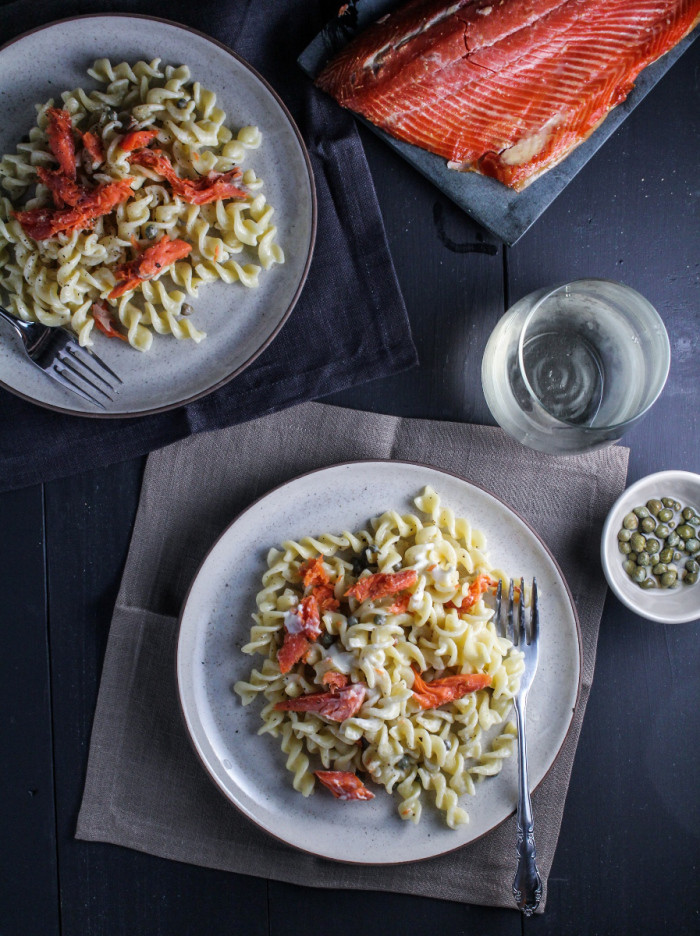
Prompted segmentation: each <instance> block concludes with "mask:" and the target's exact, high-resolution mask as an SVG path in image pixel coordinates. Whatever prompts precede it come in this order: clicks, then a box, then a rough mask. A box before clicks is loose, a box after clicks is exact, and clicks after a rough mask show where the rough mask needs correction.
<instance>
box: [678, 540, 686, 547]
mask: <svg viewBox="0 0 700 936" xmlns="http://www.w3.org/2000/svg"><path fill="white" fill-rule="evenodd" d="M676 548H677V549H685V540H682V539H679V540H678V542H677V543H676Z"/></svg>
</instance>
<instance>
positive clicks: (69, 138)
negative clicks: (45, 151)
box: [46, 107, 75, 179]
mask: <svg viewBox="0 0 700 936" xmlns="http://www.w3.org/2000/svg"><path fill="white" fill-rule="evenodd" d="M46 116H47V117H48V118H49V123H48V126H47V128H46V136H47V137H48V138H49V149H50V150H51V152H52V153H53V154H54V156H55V157H56V159H57V160H58V165H59V166H60V167H61V169H62V170H63V172H65V174H66V175H67V176H68V178H69V179H74V178H75V140H74V139H73V123H72V121H71V119H70V114H69V113H68V111H65V110H59V109H58V108H57V107H49V109H48V110H47V111H46Z"/></svg>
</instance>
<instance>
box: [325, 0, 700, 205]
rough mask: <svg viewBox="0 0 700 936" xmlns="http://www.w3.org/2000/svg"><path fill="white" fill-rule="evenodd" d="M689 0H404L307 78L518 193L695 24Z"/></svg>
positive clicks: (698, 4) (396, 131) (697, 14)
mask: <svg viewBox="0 0 700 936" xmlns="http://www.w3.org/2000/svg"><path fill="white" fill-rule="evenodd" d="M699 18H700V0H527V2H526V0H412V2H410V3H407V4H405V5H404V6H403V7H401V8H400V9H399V10H397V11H396V12H394V13H392V14H390V15H389V16H385V17H383V18H382V19H381V20H380V21H379V22H377V23H375V24H374V25H373V26H371V27H370V28H369V29H367V30H366V31H365V32H363V33H361V34H360V35H359V36H358V37H357V38H356V39H354V40H353V41H352V42H351V43H350V44H349V45H348V46H346V48H345V49H344V50H343V51H342V52H340V54H339V55H338V56H336V58H334V59H332V60H331V61H330V62H329V63H328V65H327V66H326V67H325V68H324V69H323V71H322V72H321V73H320V75H319V76H318V78H317V82H316V83H317V84H318V86H319V87H320V88H322V89H323V90H324V91H327V92H328V93H329V94H331V95H332V96H333V97H334V98H335V99H336V100H337V101H338V102H339V103H340V104H341V105H342V106H343V107H347V108H350V110H353V111H355V112H356V113H358V114H362V116H364V117H366V118H367V120H370V121H371V122H372V123H374V124H376V125H377V126H378V127H381V128H382V129H383V130H386V132H387V133H390V134H391V135H392V136H394V137H396V138H398V139H400V140H405V141H407V142H408V143H413V144H414V145H416V146H420V147H422V148H423V149H427V150H429V151H430V152H432V153H436V154H437V155H439V156H442V157H443V158H444V159H446V160H447V161H448V166H449V167H450V168H451V169H458V170H460V171H473V172H479V173H482V174H483V175H487V176H492V177H493V178H495V179H498V180H499V181H500V182H502V183H504V184H505V185H508V186H510V187H511V188H513V189H516V190H520V189H522V188H524V187H525V186H526V185H528V184H529V183H530V182H532V181H533V180H534V179H535V178H537V176H538V175H540V174H541V173H543V172H546V171H547V170H548V169H551V168H552V167H553V166H555V165H556V164H557V163H558V162H560V161H561V160H562V159H564V158H565V157H566V156H567V155H568V154H569V153H570V152H571V150H573V149H574V148H575V147H577V146H578V145H579V144H580V143H582V142H583V141H584V140H585V139H586V138H587V137H588V136H589V135H590V134H591V133H592V132H593V130H595V128H596V127H597V126H598V125H599V124H600V123H601V121H602V120H604V119H605V117H606V115H607V114H608V113H609V111H610V110H611V109H612V108H613V107H615V106H616V105H618V104H620V103H621V102H622V101H624V100H625V98H626V97H627V95H628V94H629V92H630V91H631V90H632V88H633V86H634V81H635V79H636V77H637V75H638V74H639V73H640V72H641V71H642V69H644V68H646V66H647V65H649V64H651V63H652V62H654V61H655V60H656V59H658V58H660V57H661V56H662V55H664V54H665V53H666V52H668V51H669V49H672V48H673V46H675V45H676V43H678V42H679V41H680V40H681V39H682V38H683V36H685V35H686V34H687V33H688V32H690V30H691V29H692V28H693V27H694V26H695V24H696V23H697V22H698V19H699Z"/></svg>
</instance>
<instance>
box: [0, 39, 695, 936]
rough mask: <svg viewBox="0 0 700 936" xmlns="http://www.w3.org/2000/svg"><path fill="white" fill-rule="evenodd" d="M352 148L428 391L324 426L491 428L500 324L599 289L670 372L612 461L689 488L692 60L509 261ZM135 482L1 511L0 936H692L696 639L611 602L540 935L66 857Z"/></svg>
mask: <svg viewBox="0 0 700 936" xmlns="http://www.w3.org/2000/svg"><path fill="white" fill-rule="evenodd" d="M363 140H364V142H365V146H366V150H367V155H368V158H369V162H370V167H371V171H372V175H373V177H374V181H375V183H376V187H377V191H378V193H379V199H380V202H381V207H382V211H383V214H384V220H385V223H386V228H387V233H388V237H389V243H390V246H391V251H392V254H393V257H394V261H395V263H396V269H397V272H398V276H399V280H400V282H401V286H402V289H403V293H404V296H405V298H406V303H407V305H408V309H409V312H410V316H411V322H412V325H413V331H414V335H415V339H416V344H417V346H418V350H419V353H420V358H421V367H420V370H417V371H412V372H410V373H407V374H404V375H401V376H398V377H394V378H391V379H387V380H383V381H377V382H375V383H373V384H369V385H366V386H364V387H360V388H358V389H355V390H351V391H347V392H344V393H340V394H337V395H336V396H335V397H333V398H332V400H331V401H330V402H333V403H336V404H339V405H342V406H350V407H355V408H364V409H369V410H375V411H378V412H383V413H394V414H397V415H406V416H420V417H430V418H433V419H452V420H464V421H473V422H478V423H487V422H491V421H492V420H491V418H490V415H489V413H488V411H487V409H486V406H485V403H484V399H483V396H482V393H481V384H480V376H479V374H480V361H481V355H482V352H483V349H484V345H485V342H486V339H487V336H488V335H489V333H490V331H491V329H492V328H493V326H494V325H495V323H496V321H497V319H498V318H499V316H500V315H501V314H502V313H503V311H504V309H505V308H506V307H507V306H508V305H509V304H510V303H512V302H513V301H514V300H516V299H518V298H519V297H520V296H522V295H524V294H525V293H528V292H530V291H531V290H533V289H535V288H537V287H539V286H542V285H546V284H550V283H555V282H557V281H562V280H565V279H571V278H575V277H579V276H588V275H592V276H603V277H610V278H612V279H618V280H622V281H623V282H625V283H628V284H629V285H630V286H633V287H635V288H636V289H638V290H640V292H642V293H643V294H644V295H646V296H647V297H648V298H649V299H650V300H651V302H652V303H654V304H655V306H656V307H657V309H658V310H659V311H660V313H661V315H662V316H663V318H664V321H665V323H666V327H667V329H668V332H669V335H670V339H671V346H672V355H673V360H672V366H671V375H670V378H669V382H668V384H667V386H666V389H665V391H664V394H663V396H662V398H661V399H660V400H659V402H658V403H657V404H656V406H655V407H654V410H653V412H652V413H651V414H650V415H649V416H648V417H647V419H646V420H645V421H644V422H643V423H642V424H641V425H640V426H638V427H637V428H636V429H635V430H634V431H633V432H631V433H630V434H629V435H628V436H627V437H626V438H625V439H624V440H623V441H624V444H626V445H628V446H629V447H630V448H631V457H630V470H629V481H630V482H632V481H635V480H636V479H637V478H640V477H642V476H643V475H646V474H649V473H650V472H654V471H659V470H661V469H665V468H683V469H689V470H694V471H698V470H700V441H699V440H700V380H699V378H700V364H699V362H700V337H699V336H700V311H699V309H700V166H699V161H698V153H699V152H700V42H698V43H696V45H695V46H694V47H693V48H692V49H691V50H690V51H689V52H688V53H687V54H686V55H685V56H684V57H683V58H682V59H681V61H680V62H679V63H678V64H676V65H675V66H674V68H673V69H672V70H671V72H670V73H669V74H668V75H667V76H666V77H665V78H664V79H663V80H662V82H661V83H660V84H659V85H658V86H657V88H656V89H655V90H654V91H653V92H652V93H651V94H650V95H649V97H648V98H647V99H646V100H645V101H644V102H643V104H642V105H641V106H640V107H639V108H638V109H637V110H636V111H635V112H634V113H633V114H632V116H631V117H630V118H629V119H628V120H627V122H626V123H625V124H624V125H623V127H622V128H621V129H620V130H618V132H617V133H616V134H615V135H614V137H613V138H612V139H611V140H610V141H609V142H608V143H607V144H606V145H605V147H604V148H603V149H602V150H601V151H600V152H599V153H598V154H597V155H596V156H595V157H594V158H593V160H592V161H591V162H590V163H589V164H588V165H587V166H586V168H585V169H584V171H583V172H581V174H580V175H579V176H578V177H577V179H576V180H575V181H574V182H573V183H572V184H571V185H570V187H569V188H568V189H567V190H566V191H565V192H564V194H563V195H561V196H560V198H559V200H558V201H557V202H556V203H555V204H554V205H553V206H552V207H551V208H550V209H549V211H548V212H547V213H546V214H545V215H544V216H543V217H542V218H541V219H540V221H539V222H538V223H537V224H536V225H535V226H534V228H533V229H532V230H531V231H530V232H529V233H528V234H527V235H526V236H525V237H524V238H523V239H522V240H521V241H520V243H519V244H517V245H516V247H514V248H512V249H504V248H503V247H502V246H501V245H500V244H499V243H497V242H496V241H495V240H494V239H493V238H492V237H490V236H489V235H488V234H486V233H484V232H483V231H481V230H480V229H479V228H478V227H477V226H476V225H475V224H474V223H472V222H471V221H470V220H469V218H467V217H466V216H465V215H463V214H462V213H461V212H460V211H459V210H458V209H456V208H454V207H453V206H452V204H451V203H450V202H449V201H448V200H447V199H446V198H444V197H443V196H442V195H441V194H440V193H439V192H437V190H436V189H434V188H433V187H432V186H431V185H430V184H429V183H428V182H426V181H425V180H423V179H422V178H421V177H420V176H419V175H418V174H417V173H415V172H414V171H413V170H412V169H410V168H409V167H408V166H407V165H405V164H404V163H403V162H402V161H401V160H400V159H399V158H398V157H397V156H396V155H394V154H393V153H392V152H391V151H390V150H389V149H388V148H387V147H385V146H384V145H383V144H381V143H380V142H378V141H377V140H376V139H375V138H374V137H373V136H372V135H371V134H369V133H366V132H364V131H363ZM288 327H293V322H292V323H291V324H290V326H288ZM143 468H144V460H143V459H135V460H134V461H130V462H126V463H124V464H120V465H115V466H113V467H111V468H108V469H103V470H100V471H90V472H87V473H86V474H83V475H80V476H78V477H73V478H69V479H66V480H62V481H54V482H51V483H49V484H44V485H40V486H37V487H33V488H30V489H27V490H22V491H18V492H16V493H11V494H5V495H4V496H2V497H0V608H1V609H2V613H1V619H2V620H1V625H0V765H1V766H0V843H1V854H2V859H1V864H0V936H35V934H36V936H52V934H55V933H59V932H60V933H62V934H63V936H98V934H100V936H103V934H104V936H106V934H109V936H127V934H128V936H133V934H139V936H155V934H162V936H191V934H195V933H196V934H197V936H209V934H212V936H220V934H222V933H226V934H230V936H235V934H246V936H263V934H271V936H300V934H302V933H303V934H305V936H375V934H376V936H386V934H387V932H391V933H405V934H414V933H416V934H417V933H421V934H426V933H446V934H451V936H461V934H487V933H488V934H489V936H501V934H502V936H515V934H518V933H521V932H524V933H526V934H535V933H539V934H542V936H544V934H551V936H567V934H572V936H574V934H575V936H584V934H615V936H619V934H628V933H629V934H635V936H639V934H654V936H656V934H664V933H669V934H670V933H673V934H674V936H681V934H691V933H693V934H697V933H700V868H699V867H698V865H699V862H698V854H699V852H700V629H699V628H698V623H697V622H696V624H688V625H682V626H675V627H663V626H660V625H656V624H650V623H646V622H644V621H642V620H641V619H639V618H638V617H636V616H635V615H633V614H632V613H631V612H629V611H627V610H626V609H625V608H624V607H622V605H621V604H620V603H619V602H618V601H617V600H616V599H615V598H614V597H613V596H612V595H608V600H607V603H606V606H605V614H604V616H603V621H602V625H601V630H600V641H599V644H598V661H597V667H596V676H595V683H594V686H593V691H592V694H591V697H590V701H589V704H588V710H587V713H586V719H585V722H584V726H583V733H582V735H581V741H580V745H579V748H578V752H577V755H576V762H575V765H574V771H573V776H572V780H571V786H570V788H569V793H568V798H567V802H566V810H565V813H564V822H563V825H562V830H561V837H560V840H559V847H558V850H557V853H556V858H555V861H554V867H553V869H552V874H551V876H550V879H549V902H548V905H547V911H546V913H545V914H544V916H542V917H538V918H536V919H532V920H524V919H523V918H521V916H520V915H519V914H518V913H517V912H516V911H514V910H496V909H490V908H482V907H468V906H463V905H460V904H456V903H455V904H453V903H446V902H440V901H437V900H429V899H424V898H414V897H404V896H399V895H394V894H385V893H370V892H356V891H336V892H328V891H322V890H315V889H313V888H312V887H309V888H303V887H296V886H291V885H287V884H279V883H276V882H274V881H269V882H268V881H265V880H261V879H259V878H252V877H244V876H237V875H233V874H226V873H223V872H217V871H210V870H207V869H204V868H198V867H193V866H190V865H185V864H178V863H175V862H170V861H165V860H162V859H160V858H154V857H151V856H150V855H143V854H139V853H138V852H135V851H129V850H127V849H123V848H117V847H114V846H111V845H99V844H87V843H84V842H78V841H75V839H74V838H73V834H74V830H75V822H76V817H77V813H78V807H79V803H80V797H81V793H82V788H83V780H84V776H85V767H86V761H87V749H88V742H89V738H90V728H91V723H92V717H93V712H94V709H95V701H96V698H97V690H98V685H99V680H100V669H101V666H102V658H103V654H104V649H105V644H106V641H107V632H108V628H109V620H110V615H111V612H112V607H113V604H114V601H115V597H116V594H117V588H118V585H119V580H120V577H121V573H122V568H123V566H124V561H125V558H126V553H127V548H128V545H129V537H130V535H131V529H132V524H133V520H134V515H135V512H136V506H137V501H138V496H139V487H140V483H141V476H142V472H143ZM601 574H602V573H601ZM309 883H310V884H313V882H312V881H310V882H309Z"/></svg>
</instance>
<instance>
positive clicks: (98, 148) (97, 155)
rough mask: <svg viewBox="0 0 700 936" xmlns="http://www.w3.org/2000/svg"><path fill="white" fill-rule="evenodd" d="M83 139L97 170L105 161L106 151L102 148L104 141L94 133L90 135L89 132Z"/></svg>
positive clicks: (86, 132)
mask: <svg viewBox="0 0 700 936" xmlns="http://www.w3.org/2000/svg"><path fill="white" fill-rule="evenodd" d="M81 137H82V139H83V146H84V147H85V149H86V150H87V151H88V153H89V154H90V159H91V160H92V166H93V168H94V169H96V168H97V167H98V166H99V165H101V164H102V163H103V162H104V161H105V151H104V147H103V146H102V140H101V139H100V138H99V137H98V136H95V134H94V133H90V131H89V130H86V131H85V133H82V134H81Z"/></svg>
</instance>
